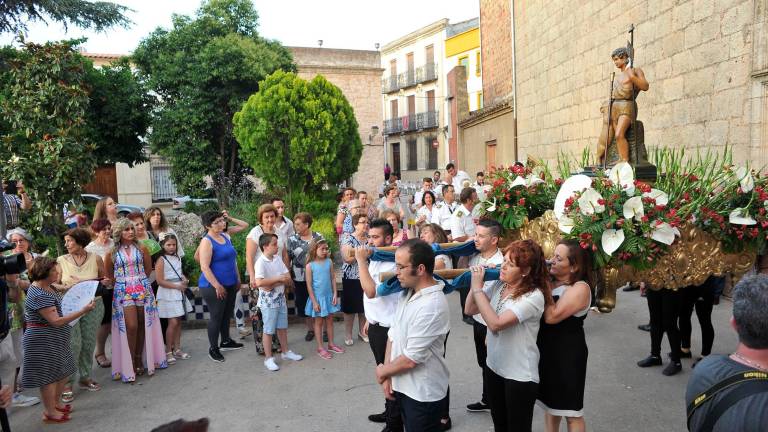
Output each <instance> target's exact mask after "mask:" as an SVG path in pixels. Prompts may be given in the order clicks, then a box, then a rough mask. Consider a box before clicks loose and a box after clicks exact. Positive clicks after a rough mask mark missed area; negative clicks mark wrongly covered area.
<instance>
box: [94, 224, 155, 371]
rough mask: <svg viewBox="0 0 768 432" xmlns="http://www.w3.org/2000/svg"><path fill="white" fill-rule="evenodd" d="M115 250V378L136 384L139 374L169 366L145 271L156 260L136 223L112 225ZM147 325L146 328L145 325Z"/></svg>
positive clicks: (109, 261)
mask: <svg viewBox="0 0 768 432" xmlns="http://www.w3.org/2000/svg"><path fill="white" fill-rule="evenodd" d="M112 238H113V240H114V241H115V248H114V249H113V250H112V252H110V253H109V255H107V258H106V263H105V266H106V268H107V272H109V273H112V274H108V277H109V278H110V279H112V280H114V281H115V288H114V297H113V300H112V308H113V314H112V378H113V379H115V380H117V379H122V381H123V382H133V381H135V380H136V375H143V374H144V367H145V365H146V368H147V373H148V374H149V375H152V374H154V372H155V369H156V368H160V369H164V368H166V367H168V363H167V362H166V359H165V346H164V345H163V335H162V330H161V329H160V319H159V316H158V314H157V304H156V302H155V297H154V295H152V288H151V286H150V284H149V280H148V279H147V274H146V271H145V270H144V269H146V268H150V269H151V268H152V258H151V257H150V255H149V252H148V251H147V248H146V247H145V246H144V245H141V244H139V243H138V242H137V241H136V232H135V228H134V226H133V223H132V222H131V221H130V220H128V219H120V220H118V221H116V222H115V223H114V224H113V225H112ZM142 324H143V325H142Z"/></svg>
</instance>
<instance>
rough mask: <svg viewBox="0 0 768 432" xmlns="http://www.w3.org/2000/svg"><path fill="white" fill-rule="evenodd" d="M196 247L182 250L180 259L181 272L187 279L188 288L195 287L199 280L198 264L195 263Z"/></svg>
mask: <svg viewBox="0 0 768 432" xmlns="http://www.w3.org/2000/svg"><path fill="white" fill-rule="evenodd" d="M196 249H197V245H192V246H187V247H185V248H184V258H182V259H181V271H182V272H184V276H186V277H187V279H189V286H197V281H198V280H199V279H200V264H198V263H197V261H195V250H196Z"/></svg>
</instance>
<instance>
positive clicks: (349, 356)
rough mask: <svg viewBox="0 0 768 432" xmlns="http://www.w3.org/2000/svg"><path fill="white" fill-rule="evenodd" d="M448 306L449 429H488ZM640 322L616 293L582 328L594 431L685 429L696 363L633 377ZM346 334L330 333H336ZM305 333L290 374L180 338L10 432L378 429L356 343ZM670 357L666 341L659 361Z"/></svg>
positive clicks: (641, 351)
mask: <svg viewBox="0 0 768 432" xmlns="http://www.w3.org/2000/svg"><path fill="white" fill-rule="evenodd" d="M450 303H451V305H453V306H454V308H455V310H454V311H455V313H454V315H453V316H452V319H453V329H452V331H451V336H450V340H449V341H448V361H449V366H450V368H451V375H452V376H451V396H452V400H451V416H452V417H453V425H454V428H453V430H455V431H473V432H478V431H480V432H484V431H490V430H493V428H492V426H491V421H490V415H489V414H483V413H481V414H475V413H467V412H466V411H465V409H464V406H465V405H466V404H467V403H470V402H475V401H476V400H477V398H478V397H479V395H480V385H479V384H478V383H477V380H478V377H479V376H480V372H479V369H478V368H477V366H476V363H475V354H474V348H473V345H472V333H471V327H470V326H468V325H465V324H463V323H462V322H461V320H460V315H459V307H458V303H459V300H458V295H456V294H453V295H451V296H450ZM730 308H731V303H730V302H729V301H724V302H722V303H721V304H720V305H719V306H716V307H715V310H714V313H713V321H714V323H715V327H716V328H715V331H716V338H715V347H714V352H717V353H724V352H729V351H730V350H732V349H733V348H734V347H735V343H736V337H735V334H734V333H733V332H732V331H731V330H730V327H729V325H728V319H729V318H730ZM694 321H695V320H694ZM644 322H647V309H646V307H645V300H644V299H641V298H640V297H639V295H638V293H637V292H632V293H624V292H621V293H619V295H618V309H617V310H615V311H614V312H612V313H611V314H606V315H591V316H590V317H589V319H587V321H586V331H587V341H588V344H589V349H590V358H589V371H588V383H587V389H586V402H585V410H586V415H587V425H588V429H589V430H594V431H634V430H643V431H651V432H653V431H659V432H662V431H664V432H667V431H683V430H685V420H684V419H685V409H684V406H683V405H684V404H683V393H684V388H685V384H686V382H687V380H688V377H689V375H690V370H691V369H690V364H691V360H684V361H683V365H684V371H683V373H682V374H679V375H677V376H674V377H664V376H662V375H661V368H659V367H656V368H651V369H639V368H637V367H636V366H635V361H637V360H638V359H640V358H642V357H643V356H645V355H646V354H647V352H648V350H649V339H648V333H644V332H640V331H639V330H637V329H636V326H637V324H641V323H644ZM341 327H342V326H341V324H340V323H339V324H337V327H336V329H337V331H339V330H341ZM697 332H698V327H697V325H696V324H694V341H693V346H694V352H697V351H698V347H699V346H700V344H699V335H698V334H697ZM303 335H304V332H303V328H302V327H301V326H300V325H296V324H294V325H292V326H291V328H290V330H289V339H290V343H291V344H292V347H291V348H292V349H293V350H295V351H297V352H299V353H302V354H304V355H306V356H307V358H306V359H305V360H304V361H302V362H300V363H296V364H293V363H291V364H285V363H282V365H283V369H281V370H280V371H279V372H277V373H272V372H267V371H266V370H265V369H264V367H263V365H262V358H261V357H259V356H257V355H256V352H255V350H254V348H253V341H252V339H248V340H247V341H246V342H247V343H246V347H245V349H243V350H241V351H236V352H230V353H225V356H226V357H227V361H226V363H224V364H215V363H213V362H211V361H210V360H208V358H207V356H206V348H207V343H206V342H205V331H204V330H190V331H186V332H185V334H184V337H185V341H186V343H185V344H186V347H187V349H188V351H190V353H191V354H192V355H193V359H191V360H188V361H179V363H178V364H177V365H175V366H172V367H170V369H168V370H164V371H159V372H158V374H157V375H156V376H155V377H153V378H147V377H143V378H140V379H139V381H138V383H137V384H135V385H127V384H121V383H116V382H109V380H108V373H107V370H106V369H99V368H96V369H97V370H96V377H95V378H96V379H97V380H98V381H99V382H101V383H102V384H103V386H104V388H103V390H102V391H101V392H97V393H84V392H81V393H79V394H78V395H77V396H78V397H77V399H76V401H75V413H74V415H73V420H72V421H71V422H70V423H68V424H66V425H61V426H44V425H42V423H41V422H40V416H41V414H40V407H39V406H36V407H32V408H22V409H16V410H15V411H14V412H11V414H10V415H11V424H12V427H13V431H14V432H27V431H30V432H31V431H40V430H56V431H62V432H63V431H85V430H101V431H114V432H120V431H126V432H128V431H130V432H134V431H149V430H151V429H152V428H153V427H154V426H157V425H159V424H162V423H165V422H168V421H170V420H174V419H176V418H179V417H184V418H187V419H195V418H198V417H202V416H207V417H209V418H210V419H211V425H212V426H211V430H212V431H218V432H221V431H283V432H294V431H296V432H298V431H302V432H304V431H322V432H327V431H342V430H344V431H356V432H357V431H360V432H366V431H370V432H377V431H379V430H380V429H381V426H380V425H375V424H372V423H369V422H368V421H367V420H366V416H367V415H368V414H370V413H373V412H379V411H381V410H382V407H383V397H382V396H381V393H380V391H379V388H378V386H376V385H375V384H374V378H373V358H372V355H371V352H370V349H369V348H368V346H367V345H366V344H363V343H360V342H356V343H355V345H354V346H353V347H351V349H349V351H348V352H347V353H346V354H343V355H338V356H336V357H335V358H334V359H333V360H330V361H327V360H323V359H321V358H319V357H318V356H316V355H314V354H313V353H314V345H313V343H306V342H304V340H303ZM337 341H338V342H340V341H341V338H337ZM667 351H668V346H667V345H666V340H665V342H664V346H663V352H665V353H666V352H667ZM29 394H36V393H34V392H30V393H29ZM542 417H543V415H542V413H541V412H540V411H539V410H537V413H536V415H535V419H536V421H535V423H534V429H535V430H543V426H542ZM563 430H565V427H564V426H563Z"/></svg>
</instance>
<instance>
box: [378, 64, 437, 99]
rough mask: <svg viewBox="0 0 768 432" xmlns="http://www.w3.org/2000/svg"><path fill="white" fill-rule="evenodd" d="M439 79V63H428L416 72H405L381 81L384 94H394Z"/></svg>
mask: <svg viewBox="0 0 768 432" xmlns="http://www.w3.org/2000/svg"><path fill="white" fill-rule="evenodd" d="M436 79H437V63H427V64H425V65H423V66H420V67H418V68H416V69H414V70H409V71H406V72H403V73H401V74H399V75H397V76H394V75H390V76H388V77H386V78H384V79H382V80H381V92H382V93H394V92H396V91H398V90H400V89H404V88H408V87H413V86H415V85H418V84H421V83H424V82H429V81H434V80H436Z"/></svg>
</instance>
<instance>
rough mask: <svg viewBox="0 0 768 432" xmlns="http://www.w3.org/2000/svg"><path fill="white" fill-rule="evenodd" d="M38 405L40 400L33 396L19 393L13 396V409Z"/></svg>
mask: <svg viewBox="0 0 768 432" xmlns="http://www.w3.org/2000/svg"><path fill="white" fill-rule="evenodd" d="M39 403H40V398H37V397H34V396H24V395H23V394H21V393H14V394H13V406H15V407H29V406H32V405H37V404H39Z"/></svg>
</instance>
